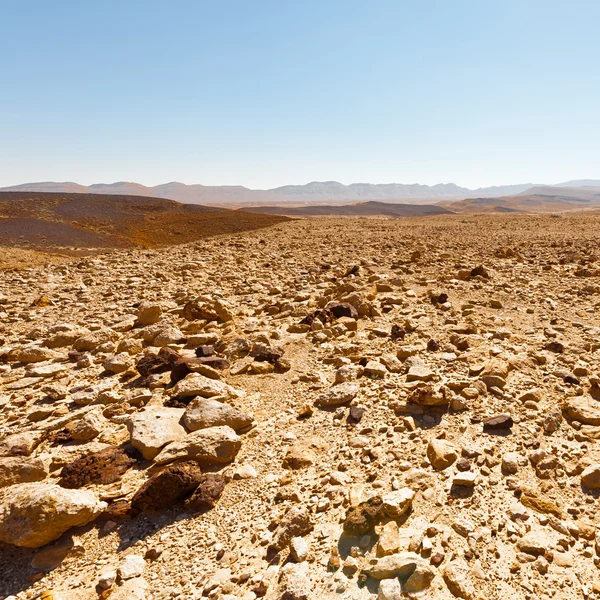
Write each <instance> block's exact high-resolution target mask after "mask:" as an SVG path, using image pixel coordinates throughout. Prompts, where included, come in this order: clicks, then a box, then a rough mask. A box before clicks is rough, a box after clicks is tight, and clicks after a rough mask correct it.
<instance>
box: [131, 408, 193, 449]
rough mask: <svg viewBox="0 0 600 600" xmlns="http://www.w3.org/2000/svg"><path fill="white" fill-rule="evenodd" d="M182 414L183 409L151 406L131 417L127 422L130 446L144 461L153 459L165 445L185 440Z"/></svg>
mask: <svg viewBox="0 0 600 600" xmlns="http://www.w3.org/2000/svg"><path fill="white" fill-rule="evenodd" d="M184 412H185V410H184V409H183V408H166V407H154V406H152V407H147V408H145V409H144V410H142V411H140V412H138V413H136V414H134V415H132V416H131V417H130V419H129V420H128V422H127V429H128V430H129V434H130V436H131V445H132V446H133V447H134V448H135V449H136V450H139V451H140V452H141V454H142V456H143V457H144V458H145V459H146V460H152V459H154V458H155V457H156V456H157V455H158V453H159V452H160V451H161V450H162V448H164V447H165V446H166V445H167V444H170V443H171V442H176V441H179V440H183V439H184V438H185V436H186V434H187V432H186V430H185V428H184V426H183V425H182V424H181V420H182V417H183V414H184Z"/></svg>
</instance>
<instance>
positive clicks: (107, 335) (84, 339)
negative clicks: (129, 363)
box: [73, 327, 119, 352]
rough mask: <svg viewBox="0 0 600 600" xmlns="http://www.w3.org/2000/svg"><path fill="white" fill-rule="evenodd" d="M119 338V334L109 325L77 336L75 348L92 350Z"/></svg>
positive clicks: (82, 350) (81, 350)
mask: <svg viewBox="0 0 600 600" xmlns="http://www.w3.org/2000/svg"><path fill="white" fill-rule="evenodd" d="M118 339H119V334H118V333H117V332H116V331H114V330H113V329H109V328H108V327H107V328H105V329H98V330H97V331H94V332H92V333H86V334H84V335H82V336H81V337H79V338H77V339H76V340H75V342H74V344H73V348H75V350H77V352H91V351H93V350H95V349H96V348H98V346H101V345H102V344H106V343H107V342H116V341H117V340H118Z"/></svg>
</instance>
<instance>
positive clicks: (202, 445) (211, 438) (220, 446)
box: [154, 426, 242, 465]
mask: <svg viewBox="0 0 600 600" xmlns="http://www.w3.org/2000/svg"><path fill="white" fill-rule="evenodd" d="M241 445H242V443H241V441H240V438H239V437H238V436H237V435H236V433H235V431H234V430H233V429H231V427H227V426H220V427H208V428H206V429H199V430H198V431H194V432H193V433H190V434H189V435H188V436H186V437H185V438H184V439H182V440H181V441H176V442H172V443H170V444H168V445H167V446H166V447H165V448H164V449H163V450H162V451H161V452H160V454H158V456H156V458H155V459H154V462H155V463H156V464H157V465H163V464H167V463H170V462H173V461H174V460H195V461H197V462H199V463H202V464H225V463H228V462H231V461H232V460H233V459H234V458H235V457H236V455H237V453H238V452H239V450H240V448H241Z"/></svg>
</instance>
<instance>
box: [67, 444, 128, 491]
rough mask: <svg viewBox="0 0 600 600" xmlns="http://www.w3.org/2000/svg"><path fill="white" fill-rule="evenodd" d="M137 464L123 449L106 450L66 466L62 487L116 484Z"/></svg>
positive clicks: (72, 487)
mask: <svg viewBox="0 0 600 600" xmlns="http://www.w3.org/2000/svg"><path fill="white" fill-rule="evenodd" d="M135 463H136V460H135V459H134V458H131V457H130V456H128V455H127V453H126V452H125V450H123V448H106V449H105V450H100V451H99V452H93V453H91V454H88V455H87V456H84V457H82V458H79V459H77V460H75V461H73V462H71V463H69V464H67V465H65V466H64V467H63V468H62V471H61V474H60V475H61V479H60V485H61V486H62V487H64V488H68V489H74V488H80V487H83V486H85V485H89V484H91V483H94V484H98V485H106V484H109V483H114V482H115V481H118V480H119V479H120V478H121V476H122V475H123V474H124V473H125V472H126V471H127V470H128V469H129V468H130V467H132V466H133V465H134V464H135Z"/></svg>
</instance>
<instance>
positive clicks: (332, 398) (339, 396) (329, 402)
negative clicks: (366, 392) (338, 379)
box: [317, 383, 359, 406]
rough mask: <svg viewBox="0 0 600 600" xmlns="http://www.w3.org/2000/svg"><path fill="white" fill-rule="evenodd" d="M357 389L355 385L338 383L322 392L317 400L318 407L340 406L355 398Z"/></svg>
mask: <svg viewBox="0 0 600 600" xmlns="http://www.w3.org/2000/svg"><path fill="white" fill-rule="evenodd" d="M358 390H359V387H358V385H356V384H355V383H340V384H338V385H334V386H333V387H332V388H330V389H329V390H327V391H326V392H323V393H322V394H320V395H319V397H318V398H317V404H319V405H320V406H341V405H342V404H348V402H351V401H352V400H354V398H356V396H357V394H358Z"/></svg>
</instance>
